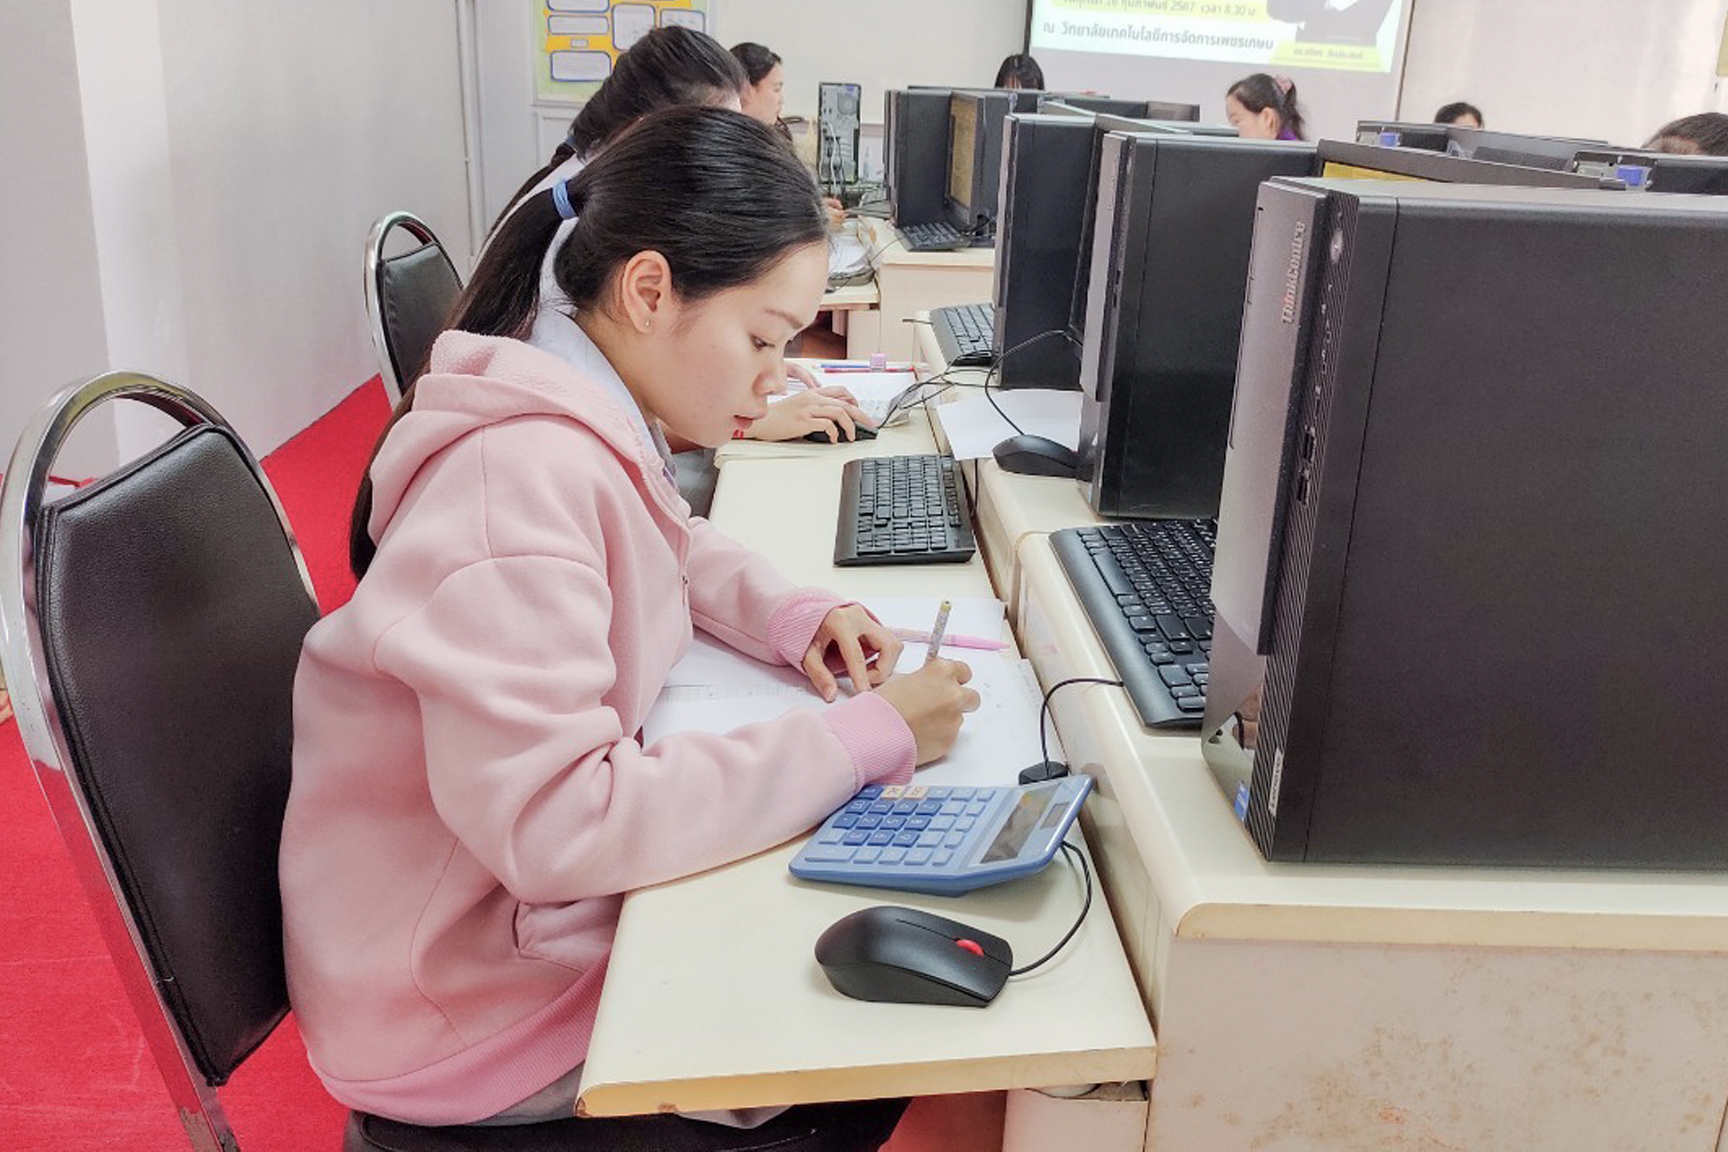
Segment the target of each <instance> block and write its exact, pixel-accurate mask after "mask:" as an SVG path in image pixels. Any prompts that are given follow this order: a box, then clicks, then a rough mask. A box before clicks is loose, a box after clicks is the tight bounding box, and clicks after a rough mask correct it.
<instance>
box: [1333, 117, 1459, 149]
mask: <svg viewBox="0 0 1728 1152" xmlns="http://www.w3.org/2000/svg"><path fill="white" fill-rule="evenodd" d="M1447 127H1448V126H1447V125H1445V124H1412V123H1409V122H1406V121H1402V120H1359V121H1357V123H1356V143H1358V144H1380V145H1383V146H1385V147H1387V148H1419V149H1421V150H1422V151H1424V152H1444V151H1446V145H1447V144H1449V143H1451V136H1450V135H1449V134H1448V133H1447Z"/></svg>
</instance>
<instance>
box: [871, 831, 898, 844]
mask: <svg viewBox="0 0 1728 1152" xmlns="http://www.w3.org/2000/svg"><path fill="white" fill-rule="evenodd" d="M869 843H870V846H871V847H872V848H881V847H884V846H885V845H888V844H892V843H894V833H892V832H872V833H870V841H869Z"/></svg>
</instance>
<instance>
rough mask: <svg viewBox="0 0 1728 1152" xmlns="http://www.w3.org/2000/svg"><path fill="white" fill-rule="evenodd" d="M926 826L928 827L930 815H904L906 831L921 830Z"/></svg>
mask: <svg viewBox="0 0 1728 1152" xmlns="http://www.w3.org/2000/svg"><path fill="white" fill-rule="evenodd" d="M928 827H930V817H928V816H908V817H906V831H908V832H922V831H924V829H926V828H928Z"/></svg>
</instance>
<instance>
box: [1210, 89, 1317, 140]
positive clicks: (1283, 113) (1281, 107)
mask: <svg viewBox="0 0 1728 1152" xmlns="http://www.w3.org/2000/svg"><path fill="white" fill-rule="evenodd" d="M1227 95H1229V96H1234V97H1235V98H1236V101H1237V103H1239V104H1241V105H1242V107H1244V108H1246V109H1248V111H1250V112H1254V113H1260V112H1264V111H1265V110H1266V109H1268V108H1270V109H1272V110H1273V111H1274V112H1276V113H1277V114H1278V123H1279V126H1280V129H1281V132H1288V133H1289V134H1290V135H1291V136H1294V137H1295V138H1296V139H1298V140H1306V139H1308V132H1307V126H1306V125H1305V124H1304V123H1303V122H1302V109H1301V107H1300V106H1299V105H1298V104H1297V103H1296V81H1294V80H1292V79H1290V77H1288V76H1273V75H1271V74H1270V73H1266V72H1256V73H1254V74H1253V75H1252V76H1244V77H1243V78H1242V79H1240V80H1238V81H1236V83H1234V84H1232V85H1230V91H1229V92H1228V93H1227Z"/></svg>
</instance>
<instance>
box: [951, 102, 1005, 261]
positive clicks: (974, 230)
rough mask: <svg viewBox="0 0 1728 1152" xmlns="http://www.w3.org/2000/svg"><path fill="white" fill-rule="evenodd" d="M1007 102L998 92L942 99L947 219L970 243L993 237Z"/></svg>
mask: <svg viewBox="0 0 1728 1152" xmlns="http://www.w3.org/2000/svg"><path fill="white" fill-rule="evenodd" d="M1010 103H1011V101H1010V100H1009V99H1008V97H1007V95H1006V94H1004V93H1001V92H955V93H953V94H952V95H951V96H950V98H949V100H948V169H947V180H946V182H945V186H944V190H943V207H944V209H945V210H946V214H947V219H948V222H949V223H950V224H952V225H954V227H955V228H957V229H960V230H961V231H963V232H970V233H971V234H972V236H973V243H974V244H981V245H987V244H990V243H991V242H993V240H994V238H995V231H996V192H997V187H996V186H997V184H998V183H999V182H1000V181H1001V176H1002V172H1001V169H1002V129H1003V125H1004V121H1006V119H1007V117H1008V108H1009V105H1010Z"/></svg>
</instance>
